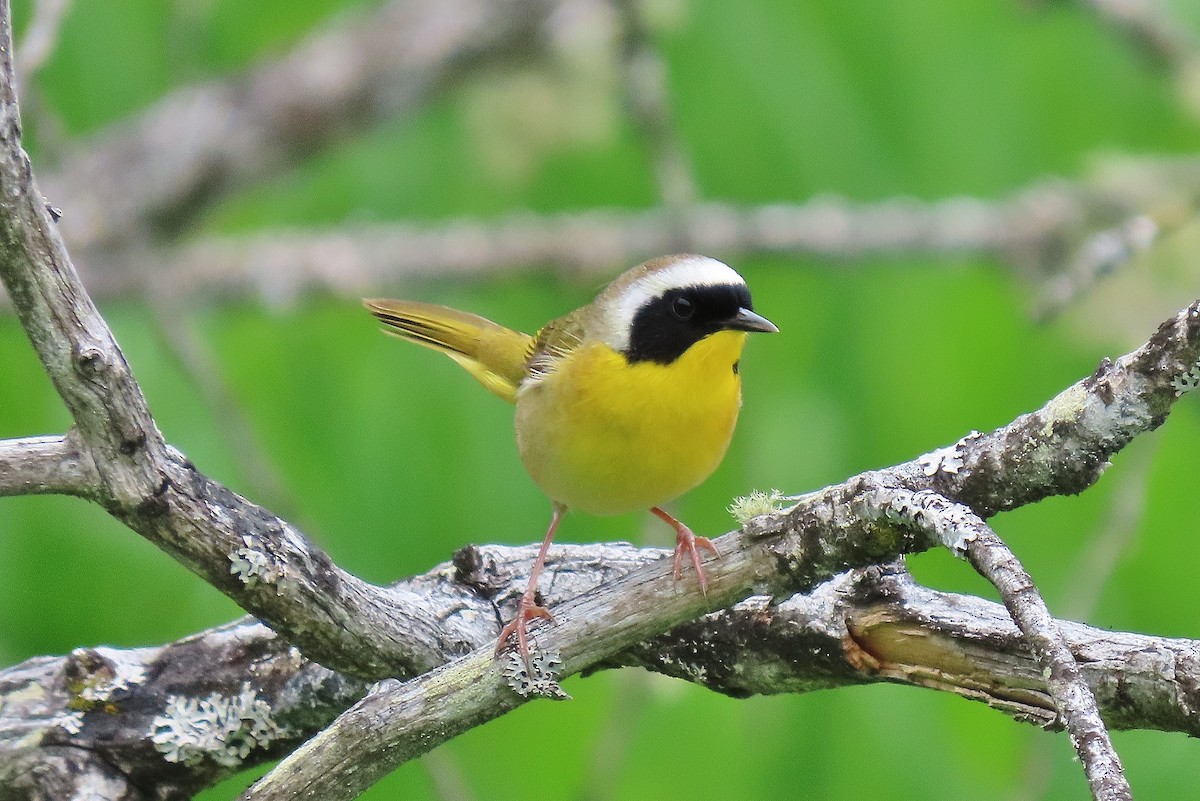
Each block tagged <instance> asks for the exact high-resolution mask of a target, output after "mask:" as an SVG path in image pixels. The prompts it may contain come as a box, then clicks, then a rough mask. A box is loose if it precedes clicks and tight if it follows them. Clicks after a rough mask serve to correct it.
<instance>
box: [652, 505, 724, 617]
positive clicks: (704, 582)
mask: <svg viewBox="0 0 1200 801" xmlns="http://www.w3.org/2000/svg"><path fill="white" fill-rule="evenodd" d="M650 511H651V512H653V513H654V515H655V516H656V517H658V519H659V520H661V521H663V522H664V523H666V524H667V525H668V526H670V527H671V528H673V529H675V559H674V566H675V580H676V581H679V579H680V578H682V576H683V568H682V561H683V555H684V554H685V553H686V554H687V555H688V558H689V559H690V560H691V562H692V567H694V568H695V569H696V578H697V579H698V580H699V581H700V592H702V593H704V594H706V595H707V594H708V576H707V575H705V573H704V568H703V567H702V566H701V565H700V552H699V551H697V550H696V549H697V548H703V549H704V550H706V551H708V552H709V553H711V554H712V555H713V556H720V555H721V554H720V553H718V552H717V546H715V545H713V544H712V540H710V539H709V538H708V537H697V536H696V535H695V534H693V533H692V530H691V529H690V528H688V527H687V526H685V525H684V524H683V523H681V522H679V521H678V520H676V519H675V518H673V517H671V515H669V514H667V513H666V512H664V511H663V510H662V509H660V508H659V507H657V506H655V507H654V508H653V509H651V510H650Z"/></svg>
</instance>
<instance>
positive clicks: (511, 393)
mask: <svg viewBox="0 0 1200 801" xmlns="http://www.w3.org/2000/svg"><path fill="white" fill-rule="evenodd" d="M363 305H364V306H365V307H366V308H367V311H369V312H371V314H373V315H375V316H376V317H378V318H379V321H380V322H382V323H383V324H384V325H385V326H386V328H385V331H386V332H387V333H389V334H392V335H393V336H397V337H399V338H400V339H407V340H409V341H410V342H416V343H417V344H418V345H424V346H425V347H427V348H433V349H434V350H438V351H441V352H442V353H445V354H446V355H447V356H449V357H450V358H451V359H454V361H456V362H458V363H459V364H460V365H462V367H463V369H465V370H466V371H467V372H468V373H470V374H471V375H473V376H475V379H476V380H477V381H479V383H481V384H483V385H484V386H485V387H487V388H488V390H489V391H490V392H492V393H494V394H496V395H498V396H500V397H501V398H504V399H505V400H506V401H508V402H509V403H512V402H513V400H514V398H515V397H516V393H517V387H518V386H520V384H521V381H522V379H523V378H524V377H525V364H526V362H527V361H528V359H529V352H530V350H531V349H532V346H533V338H532V337H530V336H529V335H528V334H523V333H521V332H520V331H514V330H512V329H511V328H505V327H504V326H502V325H496V324H495V323H493V322H492V321H491V320H487V319H485V318H483V317H480V316H478V315H475V314H468V313H467V312H461V311H458V310H456V309H449V308H447V307H445V306H435V305H433V304H431V303H417V302H415V301H411V300H383V299H379V298H365V299H363Z"/></svg>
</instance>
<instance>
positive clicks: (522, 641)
mask: <svg viewBox="0 0 1200 801" xmlns="http://www.w3.org/2000/svg"><path fill="white" fill-rule="evenodd" d="M537 618H544V619H546V620H553V619H554V618H552V617H551V616H550V610H549V609H547V608H546V607H544V606H538V605H537V603H535V602H534V600H533V596H532V594H529V593H526V594H525V595H522V596H521V600H520V601H519V602H518V603H517V616H516V617H514V618H513V619H512V620H510V621H509V622H508V624H507V625H506V626H505V627H504V628H502V629H501V630H500V640H499V641H498V642H497V643H496V656H499V655H500V654H502V653H503V652H504V649H506V648H507V647H508V639H509V637H512V636H513V635H514V634H516V635H517V654H518V655H520V657H521V661H522V662H524V663H525V667H526V668H527V669H528V670H529V672H530V674H531V675H532V673H533V667H532V665H531V664H530V661H529V632H528V630H527V624H528V623H529V621H530V620H535V619H537Z"/></svg>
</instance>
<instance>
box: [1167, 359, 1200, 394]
mask: <svg viewBox="0 0 1200 801" xmlns="http://www.w3.org/2000/svg"><path fill="white" fill-rule="evenodd" d="M1171 386H1172V387H1174V389H1175V397H1177V398H1178V397H1181V396H1183V395H1185V394H1186V393H1188V392H1191V391H1192V390H1193V389H1195V388H1196V387H1197V386H1200V362H1197V363H1196V364H1193V365H1192V367H1191V369H1190V370H1188V371H1187V372H1185V373H1180V374H1179V375H1177V376H1175V377H1174V378H1172V379H1171Z"/></svg>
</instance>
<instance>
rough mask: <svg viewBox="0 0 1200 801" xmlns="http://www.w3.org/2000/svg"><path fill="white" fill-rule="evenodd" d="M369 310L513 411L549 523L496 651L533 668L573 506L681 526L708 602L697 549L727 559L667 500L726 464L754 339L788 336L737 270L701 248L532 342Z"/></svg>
mask: <svg viewBox="0 0 1200 801" xmlns="http://www.w3.org/2000/svg"><path fill="white" fill-rule="evenodd" d="M363 305H364V306H365V307H366V308H367V310H368V311H370V312H371V314H373V315H374V316H375V317H376V318H378V319H379V321H380V322H382V323H383V325H384V331H385V332H387V333H389V334H393V335H395V336H397V337H399V338H400V339H404V340H408V341H410V342H415V343H417V344H419V345H424V346H425V347H428V348H431V349H433V350H436V351H440V352H442V353H444V354H446V355H447V356H449V357H450V358H451V359H453V360H454V361H455V362H457V363H458V364H459V365H461V366H462V367H463V368H464V369H466V371H467V372H468V373H470V374H471V375H472V376H474V377H475V379H476V380H478V381H479V383H481V384H482V385H483V386H484V387H486V388H487V389H488V390H489V391H491V392H492V393H493V394H495V395H497V396H499V397H501V398H503V399H504V400H506V401H508V402H510V403H513V404H515V407H516V411H515V416H514V428H515V431H516V443H517V450H518V453H519V455H520V458H521V462H522V464H523V465H524V467H525V470H526V471H527V472H528V473H529V475H530V477H531V478H532V479H533V481H534V483H535V484H536V485H537V486H538V487H539V488H540V489H541V490H542V492H544V493H545V494H546V495H547V496H548V497H549V499H550V501H551V516H550V524H549V527H548V528H547V530H546V534H545V536H544V537H543V539H542V544H541V548H540V549H539V551H538V555H537V558H536V559H535V561H534V564H533V568H532V570H531V572H530V576H529V583H528V585H527V586H526V589H525V591H524V593H523V594H522V595H521V598H520V600H519V601H518V603H517V612H516V615H515V617H514V618H513V619H512V620H511V621H510V622H508V623H507V624H506V625H505V626H504V628H503V629H502V630H501V632H500V635H499V639H498V642H497V644H496V655H497V656H499V655H500V654H502V653H503V652H504V651H505V650H506V649H507V648H508V647H509V646H508V643H509V640H510V639H513V638H514V637H515V639H516V651H517V654H518V655H519V656H520V658H521V659H522V660H523V662H524V664H525V666H526V667H527V668H528V669H529V672H530V673H531V674H532V673H533V668H532V665H531V662H530V653H529V633H528V627H529V623H530V622H531V621H533V620H535V619H538V618H543V619H547V620H551V619H552V618H551V615H550V612H549V610H547V609H546V608H545V607H543V606H541V605H539V604H538V602H537V582H538V577H539V575H540V574H541V572H542V568H543V567H544V565H545V562H546V554H547V552H548V550H549V548H550V543H551V541H552V540H553V539H554V535H555V532H556V531H557V530H558V526H559V523H560V522H561V521H562V518H563V515H564V514H565V513H566V512H567V510H568V509H570V510H578V511H582V512H587V513H590V514H595V515H617V514H624V513H628V512H632V511H636V510H642V509H648V510H649V511H650V512H651V513H653V514H654V515H655V516H656V517H658V518H660V519H661V520H662V521H663V522H665V523H666V524H667V525H669V526H670V527H671V528H672V529H674V531H675V540H676V544H675V552H674V555H673V557H672V559H673V571H674V577H675V580H676V581H679V580H680V579H681V578H682V573H683V560H684V559H685V558H686V559H687V561H688V562H690V564H691V566H692V568H693V569H694V571H695V573H696V576H697V581H698V583H699V586H700V590H701V592H703V593H705V594H707V576H706V573H705V571H704V567H703V564H702V560H701V556H700V551H701V550H703V551H707V552H709V553H711V554H712V555H713V556H714V557H718V556H719V554H718V553H717V549H716V547H715V546H714V545H713V543H712V542H711V541H710V540H709V539H708V538H706V537H701V536H697V535H696V534H695V533H694V532H693V531H692V530H691V529H690V528H688V527H687V526H686V525H684V524H683V523H682V522H681V521H679V520H677V519H676V518H675V517H673V516H672V515H670V514H669V513H667V512H666V511H665V510H664V509H663V505H664V504H666V503H668V502H669V501H672V500H674V499H675V498H677V497H679V496H680V495H683V494H684V493H685V492H687V491H688V490H690V489H692V488H694V487H696V486H697V485H699V484H700V483H701V482H702V481H704V480H705V479H706V478H708V476H709V475H710V474H711V473H712V472H713V471H714V470H715V469H716V467H717V465H718V464H719V463H720V462H721V460H722V458H724V456H725V452H726V450H727V449H728V447H729V442H730V439H731V437H732V435H733V429H734V424H735V423H736V422H737V417H738V412H739V410H740V408H741V375H740V373H739V365H740V360H741V355H742V348H743V346H744V344H745V342H746V339H747V335H748V334H750V333H754V332H765V333H777V332H778V331H779V329H778V328H777V327H776V326H775V324H774V323H772V322H771V321H770V320H768V319H767V318H765V317H763V316H762V315H760V314H758V313H756V312H755V311H754V309H753V305H752V303H751V299H750V290H749V288H748V286H747V284H746V281H745V279H744V278H742V276H741V275H739V274H738V273H737V272H736V271H734V269H733V268H731V267H730V266H728V265H727V264H725V263H723V262H721V261H718V260H716V259H713V258H709V257H707V256H699V255H693V254H677V255H671V256H662V257H659V258H655V259H651V260H649V261H647V262H645V263H643V264H640V265H638V266H637V267H634V268H632V269H630V270H628V271H626V272H625V273H623V274H621V275H620V276H618V277H617V278H616V279H614V280H613V281H612V282H611V283H609V284H608V285H607V286H606V287H605V288H604V289H603V290H602V291H601V292H600V293H599V294H598V295H597V296H596V298H595V300H594V301H592V302H591V303H589V304H588V305H586V306H583V307H581V308H579V309H576V310H575V311H573V312H570V313H568V314H566V315H563V316H562V317H559V318H557V319H555V320H552V321H551V322H549V323H547V324H546V325H544V326H542V328H541V329H539V330H538V331H537V333H535V334H533V335H529V334H525V333H522V332H520V331H516V330H513V329H511V328H506V327H504V326H502V325H499V324H497V323H494V322H492V321H491V320H488V319H485V318H483V317H480V316H478V315H475V314H471V313H469V312H463V311H458V310H456V309H451V308H447V307H445V306H438V305H433V304H428V303H419V302H415V301H407V300H388V299H381V298H364V299H363Z"/></svg>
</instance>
